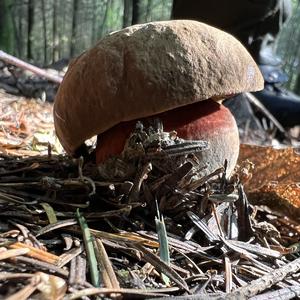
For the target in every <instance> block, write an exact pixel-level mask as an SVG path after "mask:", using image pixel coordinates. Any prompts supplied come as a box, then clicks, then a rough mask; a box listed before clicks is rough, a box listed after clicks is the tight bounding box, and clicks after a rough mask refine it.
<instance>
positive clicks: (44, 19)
mask: <svg viewBox="0 0 300 300" xmlns="http://www.w3.org/2000/svg"><path fill="white" fill-rule="evenodd" d="M293 3H294V14H293V17H292V18H291V20H290V21H289V22H288V23H287V24H286V25H285V26H284V28H283V29H282V32H281V35H280V38H279V40H278V43H277V52H278V55H279V56H280V57H281V58H282V59H283V62H284V70H285V71H286V72H287V73H288V74H289V76H290V77H289V82H288V83H287V87H288V88H290V89H294V90H295V91H297V92H298V93H299V94H300V76H299V73H300V25H299V20H300V4H299V0H293ZM172 4H173V1H172V0H64V1H60V0H39V1H37V0H0V48H1V49H3V50H5V51H7V52H9V53H10V54H13V55H16V56H18V57H19V58H21V59H25V60H29V61H32V62H33V63H35V64H37V65H44V66H45V65H50V64H52V63H54V62H56V61H58V60H61V59H70V58H72V57H74V56H76V55H78V54H80V53H81V52H82V51H84V50H85V49H87V48H89V47H91V46H92V45H94V44H95V43H96V42H97V40H99V39H100V38H102V37H103V36H104V35H106V34H108V33H109V32H112V31H115V30H119V29H121V28H122V27H127V26H129V25H131V24H136V23H144V22H150V21H158V20H168V19H169V18H170V13H171V8H172ZM187 5H188V1H187Z"/></svg>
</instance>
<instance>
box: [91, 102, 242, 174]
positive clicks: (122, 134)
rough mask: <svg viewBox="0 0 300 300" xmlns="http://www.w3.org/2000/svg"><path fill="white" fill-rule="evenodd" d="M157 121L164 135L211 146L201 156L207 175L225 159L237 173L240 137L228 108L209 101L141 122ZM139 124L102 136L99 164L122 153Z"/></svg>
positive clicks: (119, 127) (122, 126)
mask: <svg viewBox="0 0 300 300" xmlns="http://www.w3.org/2000/svg"><path fill="white" fill-rule="evenodd" d="M155 118H159V119H160V120H161V121H162V123H163V126H164V131H172V130H175V131H176V132H177V135H178V136H179V137H180V138H183V139H186V140H205V141H208V142H209V144H210V149H208V150H207V151H204V152H203V153H201V154H199V155H200V156H201V157H200V160H201V163H203V164H206V165H208V169H207V172H213V171H214V170H215V169H217V168H219V167H220V166H222V165H223V164H224V161H225V159H227V160H228V165H229V168H228V169H229V171H232V170H233V168H234V166H235V164H236V161H237V157H238V153H239V136H238V129H237V125H236V122H235V119H234V117H233V116H232V114H231V113H230V111H229V110H228V109H227V108H226V107H225V106H223V105H222V104H219V103H217V102H215V101H213V100H206V101H201V102H197V103H194V104H191V105H187V106H183V107H180V108H176V109H173V110H170V111H167V112H163V113H160V114H157V115H154V116H151V117H148V118H145V119H142V120H140V121H142V123H144V124H146V125H148V124H151V120H153V119H155ZM136 122H137V120H133V121H129V122H122V123H120V124H118V125H116V126H114V127H113V128H111V129H109V130H107V131H106V132H104V133H102V134H101V135H99V136H98V141H97V148H96V160H97V164H100V163H102V162H104V161H105V160H106V159H107V158H108V157H110V156H112V155H118V154H120V153H121V152H122V150H123V148H124V145H125V142H126V139H127V138H128V137H129V135H130V133H131V132H132V131H133V130H134V128H135V124H136Z"/></svg>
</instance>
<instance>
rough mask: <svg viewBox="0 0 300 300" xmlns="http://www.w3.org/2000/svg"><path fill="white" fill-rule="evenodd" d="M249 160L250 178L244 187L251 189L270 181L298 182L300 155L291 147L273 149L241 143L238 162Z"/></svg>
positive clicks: (299, 178) (299, 177) (299, 179)
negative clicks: (252, 166)
mask: <svg viewBox="0 0 300 300" xmlns="http://www.w3.org/2000/svg"><path fill="white" fill-rule="evenodd" d="M247 159H248V160H249V161H251V162H252V163H254V170H253V171H252V175H253V176H252V179H251V180H249V181H248V182H247V184H246V185H245V186H246V189H247V190H248V191H251V190H253V189H255V190H256V189H257V188H259V187H262V186H264V185H267V184H269V183H270V182H272V181H277V182H278V183H280V184H290V183H295V182H300V155H299V154H297V152H296V150H295V149H293V148H286V149H280V150H278V149H274V148H272V147H261V146H252V145H241V148H240V156H239V164H240V165H241V164H242V162H243V161H245V160H247Z"/></svg>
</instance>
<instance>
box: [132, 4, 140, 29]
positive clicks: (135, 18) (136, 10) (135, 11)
mask: <svg viewBox="0 0 300 300" xmlns="http://www.w3.org/2000/svg"><path fill="white" fill-rule="evenodd" d="M140 8H141V0H132V19H131V24H132V25H134V24H138V23H139V21H140V14H141V12H140Z"/></svg>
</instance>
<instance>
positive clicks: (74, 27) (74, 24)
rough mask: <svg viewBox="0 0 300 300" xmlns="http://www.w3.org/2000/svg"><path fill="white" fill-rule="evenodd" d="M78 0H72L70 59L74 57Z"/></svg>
mask: <svg viewBox="0 0 300 300" xmlns="http://www.w3.org/2000/svg"><path fill="white" fill-rule="evenodd" d="M78 7H79V0H73V17H72V30H71V49H70V56H71V58H72V57H74V56H75V55H76V35H77V27H78V22H77V15H78Z"/></svg>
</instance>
